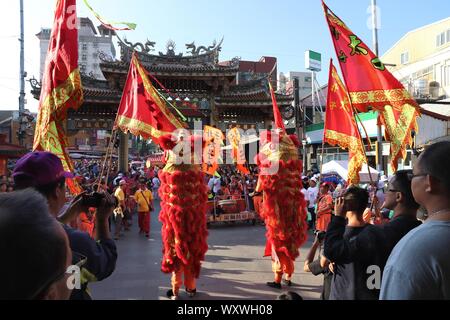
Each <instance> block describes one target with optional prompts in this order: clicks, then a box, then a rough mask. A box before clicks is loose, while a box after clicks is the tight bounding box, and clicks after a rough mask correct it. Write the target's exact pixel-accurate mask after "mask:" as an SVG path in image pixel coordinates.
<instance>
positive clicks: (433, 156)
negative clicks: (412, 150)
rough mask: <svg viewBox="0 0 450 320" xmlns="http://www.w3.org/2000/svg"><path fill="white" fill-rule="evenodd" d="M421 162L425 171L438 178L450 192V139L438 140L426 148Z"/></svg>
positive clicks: (421, 156)
mask: <svg viewBox="0 0 450 320" xmlns="http://www.w3.org/2000/svg"><path fill="white" fill-rule="evenodd" d="M419 164H420V167H421V168H422V170H423V171H424V172H423V173H427V174H429V175H431V176H433V177H434V178H436V179H438V180H439V181H440V182H441V184H442V185H443V186H444V187H445V189H447V192H448V193H449V194H450V168H449V164H450V141H442V142H437V143H434V144H432V145H430V146H429V147H427V148H425V151H424V152H423V153H422V154H421V155H420V157H419Z"/></svg>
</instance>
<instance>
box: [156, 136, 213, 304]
mask: <svg viewBox="0 0 450 320" xmlns="http://www.w3.org/2000/svg"><path fill="white" fill-rule="evenodd" d="M171 138H172V135H167V136H163V137H162V138H161V139H160V142H161V146H162V147H163V149H164V150H165V151H166V166H165V167H164V169H162V170H161V171H160V172H159V177H160V179H161V187H160V189H159V195H160V197H161V212H160V214H159V220H160V221H161V222H162V230H161V233H162V241H163V259H162V264H161V270H162V271H163V272H164V273H172V289H171V290H169V291H168V292H167V296H168V297H170V298H171V299H173V300H175V299H177V298H178V294H179V289H180V287H181V285H182V283H183V280H182V279H183V276H184V285H185V288H186V292H187V293H188V294H189V296H191V297H193V296H194V295H195V293H196V279H197V278H198V277H199V275H200V268H201V261H202V260H204V258H205V253H206V251H207V250H208V245H207V243H206V239H207V237H208V231H207V229H206V202H207V200H208V196H207V188H206V186H205V183H204V175H203V173H202V171H201V167H200V165H199V164H196V163H198V162H194V160H195V156H192V155H193V154H194V152H193V151H192V149H193V144H194V142H195V139H197V138H195V139H194V138H193V137H190V138H191V139H189V141H188V143H189V144H190V145H189V147H190V149H191V150H190V151H191V156H190V157H191V163H188V164H184V163H181V161H180V157H183V152H182V151H181V152H179V153H178V154H176V153H175V152H174V151H173V150H172V149H173V148H174V147H175V146H176V145H177V143H179V142H180V141H182V140H183V138H182V137H181V138H180V140H179V141H177V142H173V140H172V139H171ZM200 139H201V137H200ZM188 150H189V149H188ZM200 154H201V150H200ZM197 159H198V158H197ZM200 159H201V158H200ZM179 163H181V164H179Z"/></svg>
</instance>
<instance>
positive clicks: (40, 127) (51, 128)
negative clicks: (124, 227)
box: [33, 0, 83, 193]
mask: <svg viewBox="0 0 450 320" xmlns="http://www.w3.org/2000/svg"><path fill="white" fill-rule="evenodd" d="M76 22H77V15H76V0H59V1H57V3H56V11H55V19H54V24H53V28H52V33H51V35H50V42H49V47H48V52H47V59H46V62H45V71H44V75H43V78H42V87H41V96H40V99H39V111H38V116H37V120H36V130H35V134H34V143H33V150H35V151H49V152H52V153H54V154H56V155H57V156H58V157H59V158H60V159H61V162H62V164H63V167H64V170H66V171H70V172H73V164H72V161H71V160H70V158H69V155H68V154H67V151H66V145H67V143H66V135H65V132H64V129H63V127H62V123H63V122H64V120H65V119H66V117H67V110H68V109H69V108H73V109H78V108H79V107H80V105H81V104H82V103H83V91H82V87H81V78H80V72H79V69H78V30H77V25H76ZM68 186H69V187H70V189H71V192H72V193H78V192H80V191H81V190H80V188H79V186H78V185H77V184H76V182H75V181H70V180H68Z"/></svg>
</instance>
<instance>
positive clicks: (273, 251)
mask: <svg viewBox="0 0 450 320" xmlns="http://www.w3.org/2000/svg"><path fill="white" fill-rule="evenodd" d="M261 142H262V146H263V147H262V150H261V152H260V153H259V154H258V156H257V163H258V166H259V167H260V171H261V173H260V175H259V180H258V185H257V187H256V191H257V192H263V205H262V210H261V216H262V218H263V219H264V221H265V224H266V228H267V233H266V237H267V242H266V250H265V254H264V256H271V257H272V271H273V272H274V275H275V278H274V281H273V282H268V283H267V285H268V286H270V287H272V288H277V289H281V281H282V280H283V279H282V278H283V274H284V275H285V279H284V283H285V284H287V285H288V286H291V285H292V282H291V279H292V275H293V273H294V261H295V259H296V258H297V257H298V256H299V248H300V246H301V245H302V244H303V243H304V242H305V241H306V238H307V222H306V210H305V205H306V202H305V199H304V196H303V194H302V193H301V189H302V181H301V175H302V174H301V173H302V167H303V165H302V161H300V160H299V159H298V146H299V143H298V139H297V137H295V136H288V135H287V134H286V133H285V132H283V131H281V130H279V131H278V132H276V133H273V134H267V135H266V136H264V135H262V137H261ZM278 142H279V143H278Z"/></svg>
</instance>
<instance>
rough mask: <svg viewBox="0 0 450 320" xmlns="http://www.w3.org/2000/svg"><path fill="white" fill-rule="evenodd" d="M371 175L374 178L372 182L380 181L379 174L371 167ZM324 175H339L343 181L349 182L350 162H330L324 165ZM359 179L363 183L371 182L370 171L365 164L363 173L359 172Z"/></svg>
mask: <svg viewBox="0 0 450 320" xmlns="http://www.w3.org/2000/svg"><path fill="white" fill-rule="evenodd" d="M369 169H370V175H371V176H372V180H373V181H374V182H377V181H378V180H379V172H378V171H377V170H375V169H374V168H372V167H369ZM322 174H323V175H327V174H337V175H339V176H340V177H341V178H342V179H344V180H347V177H348V161H341V160H340V161H334V160H333V161H330V162H327V163H325V164H324V165H323V167H322ZM359 178H360V179H361V183H368V182H370V177H369V170H368V169H367V165H366V164H363V167H362V169H361V171H360V172H359Z"/></svg>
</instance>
